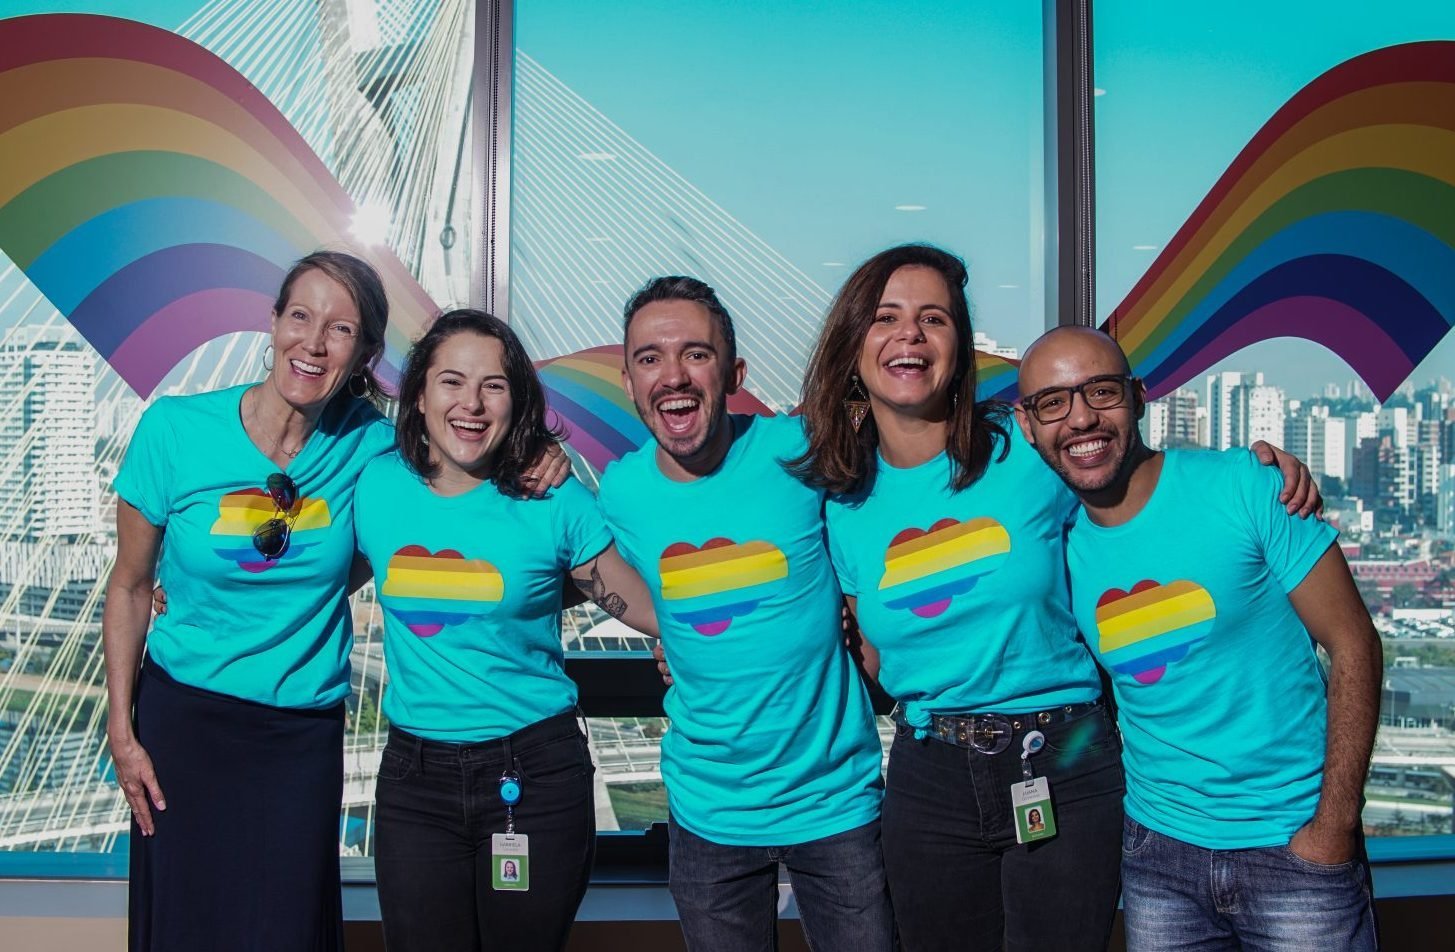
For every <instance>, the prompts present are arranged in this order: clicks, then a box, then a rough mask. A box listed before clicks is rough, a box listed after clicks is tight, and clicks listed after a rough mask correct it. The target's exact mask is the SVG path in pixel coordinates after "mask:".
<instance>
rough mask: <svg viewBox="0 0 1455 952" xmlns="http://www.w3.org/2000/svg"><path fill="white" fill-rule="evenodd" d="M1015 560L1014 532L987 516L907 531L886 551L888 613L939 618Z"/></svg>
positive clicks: (882, 583)
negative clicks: (902, 610)
mask: <svg viewBox="0 0 1455 952" xmlns="http://www.w3.org/2000/svg"><path fill="white" fill-rule="evenodd" d="M1009 555H1010V533H1009V532H1007V531H1005V526H1003V525H1001V524H1000V523H999V522H996V521H995V520H994V519H991V518H990V517H988V516H981V517H979V518H975V519H966V520H965V521H964V522H960V521H959V520H956V519H941V520H939V521H938V522H936V523H935V524H934V525H932V526H930V528H929V530H928V531H926V530H924V529H920V528H917V527H911V528H908V529H904V530H902V531H901V532H900V533H899V534H898V535H896V536H895V537H894V539H893V540H892V541H891V542H890V543H889V548H888V549H886V550H885V551H884V575H883V577H882V578H880V580H879V592H880V597H881V598H882V599H883V601H884V605H885V607H887V608H896V609H897V608H907V609H909V610H910V611H912V612H914V613H915V614H916V615H918V616H919V617H921V618H934V617H935V616H936V615H939V614H940V613H942V612H943V611H944V610H945V609H947V608H949V607H950V601H951V600H952V599H953V598H954V597H955V596H956V595H964V594H965V593H966V592H968V591H970V589H972V588H974V587H975V583H976V582H978V581H979V580H980V579H981V578H982V577H983V576H985V575H988V574H989V573H991V572H994V571H995V570H996V569H998V568H1000V566H1001V564H1002V563H1004V562H1005V560H1006V557H1007V556H1009Z"/></svg>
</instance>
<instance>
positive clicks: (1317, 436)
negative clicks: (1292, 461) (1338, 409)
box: [1282, 404, 1348, 479]
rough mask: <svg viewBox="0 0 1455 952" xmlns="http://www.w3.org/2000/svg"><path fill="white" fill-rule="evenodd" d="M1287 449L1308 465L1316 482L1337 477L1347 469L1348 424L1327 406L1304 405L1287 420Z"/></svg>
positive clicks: (1285, 426) (1284, 435)
mask: <svg viewBox="0 0 1455 952" xmlns="http://www.w3.org/2000/svg"><path fill="white" fill-rule="evenodd" d="M1282 445H1283V448H1284V449H1286V450H1288V451H1289V452H1290V453H1292V454H1293V455H1295V456H1297V457H1298V458H1300V459H1302V460H1303V461H1304V462H1306V463H1307V464H1308V468H1309V470H1310V472H1312V473H1313V474H1314V478H1315V479H1323V478H1325V477H1331V476H1332V477H1337V478H1339V479H1343V478H1344V475H1345V473H1347V472H1348V470H1347V469H1345V467H1344V421H1343V419H1341V418H1339V417H1330V416H1329V408H1328V407H1327V406H1324V405H1315V406H1309V405H1307V404H1300V405H1299V406H1298V408H1297V410H1294V411H1293V412H1292V413H1290V414H1289V416H1288V417H1287V418H1286V419H1285V420H1284V424H1283V444H1282Z"/></svg>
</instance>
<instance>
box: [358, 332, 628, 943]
mask: <svg viewBox="0 0 1455 952" xmlns="http://www.w3.org/2000/svg"><path fill="white" fill-rule="evenodd" d="M545 409H546V407H545V397H544V394H543V391H542V388H541V384H540V381H539V380H538V379H537V377H536V373H535V368H534V367H533V366H532V365H531V362H530V360H529V358H528V357H527V356H526V353H525V350H524V349H523V348H522V347H521V345H520V341H519V339H517V337H516V336H515V334H514V333H513V332H512V331H511V330H510V328H509V327H507V326H506V325H505V323H504V322H503V321H500V320H497V319H496V318H494V317H492V316H490V315H489V314H486V313H484V312H482V311H474V310H457V311H451V312H449V313H447V314H444V315H442V316H440V317H439V318H437V319H436V320H435V322H434V324H433V325H432V326H431V327H430V329H429V331H428V332H427V333H426V334H425V335H424V337H422V338H421V339H420V340H419V342H418V343H416V344H415V345H414V348H413V350H412V351H411V352H410V355H409V361H408V364H407V366H406V368H405V371H404V377H403V381H402V383H401V385H400V391H399V418H398V424H397V433H398V447H397V450H396V452H394V453H391V454H389V455H387V456H384V457H381V458H379V459H377V460H375V461H374V462H373V463H371V464H370V465H369V466H368V467H367V468H366V469H365V471H364V474H363V476H362V477H360V479H359V488H358V498H357V502H356V504H355V505H356V507H357V522H356V527H357V533H358V545H359V549H360V551H361V552H362V553H363V554H364V556H365V557H366V558H367V559H368V561H369V564H370V565H371V566H372V567H373V572H374V582H375V586H376V591H377V593H378V598H379V604H380V607H381V609H382V611H383V616H384V649H385V654H386V656H387V660H388V666H389V676H390V681H389V686H388V689H387V690H386V692H385V695H384V713H385V714H386V715H388V717H389V721H390V728H389V741H388V746H387V747H386V748H385V750H384V755H383V760H382V762H381V764H380V767H379V782H378V791H377V802H378V814H377V841H376V843H377V863H376V870H377V875H378V884H379V906H380V911H381V913H382V915H383V920H384V935H385V940H386V942H387V944H388V946H389V948H390V950H391V952H409V950H413V949H431V950H432V949H469V948H481V947H484V948H501V949H512V950H552V949H559V948H562V947H563V946H564V945H565V942H566V937H567V933H568V931H569V929H570V926H571V921H572V919H573V918H574V916H575V913H576V908H577V906H578V905H579V904H580V902H581V897H582V896H583V895H584V894H585V891H586V883H587V879H588V877H589V875H590V870H591V858H592V855H593V851H594V848H595V832H596V822H595V816H596V814H595V806H594V803H593V798H592V765H591V755H590V753H589V752H588V750H587V746H586V738H585V736H584V735H583V734H582V732H581V729H580V727H579V726H578V722H577V712H576V686H575V684H574V683H573V682H572V681H571V680H570V679H569V678H568V677H567V676H566V673H565V669H564V662H563V658H562V652H561V638H560V612H561V581H562V575H563V573H565V574H569V575H570V577H571V579H572V580H573V581H574V582H575V584H576V586H577V587H578V588H579V589H580V590H581V591H582V592H583V593H584V594H585V595H586V596H587V597H589V598H591V599H593V600H595V602H596V604H597V605H599V606H600V607H601V608H602V609H603V610H605V611H606V612H607V613H608V614H610V615H612V616H614V617H616V618H619V619H622V620H624V621H625V622H626V623H627V624H629V625H631V626H633V627H634V628H637V629H638V630H641V631H645V632H647V633H649V634H653V635H655V634H656V616H655V615H654V613H653V611H652V603H651V599H650V597H649V596H648V594H647V591H646V588H645V586H644V585H643V584H642V581H641V579H640V578H639V577H638V576H637V574H636V573H635V572H634V571H633V570H632V569H631V568H629V567H628V566H627V565H626V563H625V562H624V561H623V560H622V558H621V556H620V555H618V554H617V551H616V547H615V545H614V544H613V543H612V539H611V535H610V533H609V531H608V530H607V528H606V523H605V522H604V521H603V519H602V517H601V515H600V514H599V513H598V512H597V508H596V500H595V499H594V498H593V497H592V495H591V493H590V491H588V490H587V489H586V488H585V487H583V486H582V485H581V484H579V483H577V482H575V481H574V480H569V481H567V482H566V483H564V484H563V485H561V486H560V487H558V488H557V489H556V490H555V491H553V492H552V493H550V495H549V496H548V497H547V498H545V499H532V498H529V496H528V493H527V492H526V488H525V486H524V485H523V484H522V475H523V473H524V471H525V469H526V467H527V464H529V463H531V462H532V461H533V460H535V459H536V458H537V457H538V456H539V455H540V454H541V453H542V452H543V451H544V450H545V449H546V448H547V447H549V446H552V445H554V443H555V442H556V441H557V440H558V439H559V435H558V434H556V433H555V432H553V431H552V430H551V429H550V428H549V427H548V426H547V425H546V418H545Z"/></svg>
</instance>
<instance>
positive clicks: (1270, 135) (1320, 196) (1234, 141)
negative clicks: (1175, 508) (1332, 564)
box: [1094, 0, 1455, 834]
mask: <svg viewBox="0 0 1455 952" xmlns="http://www.w3.org/2000/svg"><path fill="white" fill-rule="evenodd" d="M1094 10H1095V16H1096V24H1095V40H1096V64H1095V65H1096V69H1095V75H1096V85H1097V86H1098V87H1099V88H1098V90H1097V93H1096V99H1095V103H1096V142H1097V151H1096V168H1097V293H1098V313H1099V314H1100V315H1102V316H1104V317H1109V318H1111V321H1110V323H1109V324H1108V329H1109V330H1112V331H1113V332H1114V333H1119V334H1120V335H1122V340H1123V343H1124V345H1126V346H1127V347H1128V349H1129V350H1130V351H1131V353H1132V355H1133V359H1134V364H1135V366H1136V369H1137V370H1138V372H1140V373H1143V374H1144V375H1147V376H1149V378H1151V381H1152V391H1153V395H1154V396H1158V397H1159V398H1160V399H1158V400H1156V401H1154V402H1153V403H1152V405H1151V406H1150V407H1149V409H1148V414H1147V417H1146V423H1145V425H1144V434H1145V435H1146V437H1147V439H1148V441H1149V443H1151V444H1152V445H1154V446H1191V445H1200V446H1211V447H1213V448H1221V447H1226V446H1230V445H1231V446H1241V445H1247V444H1248V443H1250V442H1251V441H1253V440H1256V439H1267V440H1269V441H1271V442H1273V443H1276V444H1281V445H1282V446H1284V447H1286V448H1288V449H1290V450H1291V451H1293V452H1295V453H1297V454H1299V455H1300V456H1301V457H1302V458H1303V459H1304V460H1306V461H1307V462H1308V464H1309V466H1310V468H1311V469H1312V470H1313V471H1314V473H1315V475H1316V476H1317V477H1318V478H1319V480H1320V484H1321V486H1322V489H1323V492H1324V495H1325V497H1326V511H1327V515H1328V517H1329V519H1330V520H1331V521H1332V522H1333V523H1334V524H1336V525H1337V526H1338V527H1339V529H1340V532H1341V535H1340V540H1341V544H1342V545H1343V547H1344V551H1345V553H1346V555H1347V556H1348V558H1349V560H1350V564H1351V566H1352V568H1353V571H1354V575H1355V578H1356V581H1357V582H1358V584H1359V587H1360V590H1361V591H1362V592H1363V594H1364V596H1365V599H1366V601H1367V602H1368V605H1369V608H1370V610H1371V612H1372V613H1374V615H1375V621H1376V626H1377V628H1378V629H1379V631H1380V633H1381V635H1382V636H1383V638H1384V647H1385V664H1386V671H1385V681H1384V693H1383V697H1382V701H1381V711H1382V717H1381V720H1382V723H1383V726H1382V728H1381V730H1380V736H1379V740H1378V743H1377V745H1376V750H1375V755H1374V764H1373V768H1372V772H1371V776H1370V781H1369V785H1368V787H1367V795H1368V798H1369V804H1368V806H1367V807H1366V809H1365V812H1364V821H1365V827H1366V829H1367V830H1368V831H1370V832H1372V833H1378V834H1417V833H1436V832H1441V833H1448V832H1455V830H1452V827H1451V821H1452V817H1451V798H1452V786H1451V783H1452V781H1451V776H1450V774H1449V772H1448V771H1447V770H1446V769H1445V768H1444V767H1443V766H1442V765H1444V764H1448V763H1450V762H1451V760H1450V758H1451V757H1452V756H1455V741H1451V739H1450V734H1449V731H1448V728H1449V727H1450V726H1451V718H1452V714H1455V708H1452V707H1451V702H1452V701H1455V618H1452V613H1451V608H1450V606H1451V604H1452V599H1451V593H1450V580H1451V577H1452V570H1455V562H1452V560H1451V550H1452V541H1455V535H1452V533H1455V521H1452V513H1455V510H1452V508H1451V503H1452V499H1455V496H1452V492H1451V488H1452V485H1455V466H1452V463H1455V456H1452V453H1451V451H1452V449H1455V443H1452V435H1455V422H1452V421H1455V412H1452V410H1455V402H1452V401H1455V391H1452V388H1451V382H1450V379H1449V378H1451V377H1452V376H1455V337H1451V336H1446V335H1445V331H1446V330H1447V329H1448V325H1449V324H1450V323H1451V322H1452V321H1455V285H1452V281H1455V279H1452V278H1451V275H1455V265H1452V264H1451V262H1452V261H1455V247H1452V246H1455V240H1452V237H1451V234H1450V232H1449V230H1448V223H1449V214H1448V209H1450V208H1451V207H1455V205H1452V198H1451V196H1452V195H1455V150H1452V149H1451V147H1450V145H1449V142H1450V140H1451V136H1452V135H1455V131H1452V130H1451V129H1450V125H1451V123H1450V120H1449V117H1450V116H1451V115H1452V113H1451V111H1450V108H1449V102H1450V99H1449V98H1448V97H1449V95H1450V94H1449V93H1448V92H1445V93H1435V92H1432V91H1431V89H1430V88H1429V87H1428V86H1427V87H1425V88H1424V89H1423V91H1413V92H1412V91H1411V90H1412V87H1404V89H1403V91H1402V92H1400V93H1398V94H1395V95H1386V94H1382V93H1381V92H1380V90H1379V89H1378V88H1376V87H1378V85H1379V84H1378V82H1376V81H1375V79H1376V77H1386V78H1393V79H1394V80H1396V81H1397V80H1399V79H1400V78H1401V77H1403V78H1406V79H1419V78H1420V75H1419V70H1420V67H1419V65H1418V64H1419V63H1421V62H1424V61H1427V60H1428V59H1429V58H1430V57H1431V56H1437V57H1443V58H1444V61H1445V62H1446V63H1448V61H1449V57H1450V56H1451V53H1450V52H1449V46H1448V44H1447V45H1446V46H1445V47H1443V48H1442V50H1440V51H1438V52H1434V53H1432V51H1431V49H1430V48H1429V47H1423V48H1421V47H1409V48H1406V49H1404V50H1401V51H1395V52H1393V53H1391V52H1388V50H1389V48H1390V47H1392V46H1395V45H1397V44H1405V43H1416V42H1419V41H1431V40H1441V39H1448V38H1449V37H1451V36H1455V8H1452V7H1451V6H1450V5H1449V4H1448V3H1441V2H1422V3H1404V4H1397V5H1388V4H1386V5H1380V6H1371V5H1369V4H1365V3H1356V2H1349V0H1341V2H1334V3H1327V2H1323V3H1313V2H1302V0H1300V2H1294V3H1282V4H1266V3H1253V2H1237V3H1229V4H1223V5H1221V6H1219V7H1218V8H1217V10H1216V12H1215V13H1214V12H1213V11H1211V10H1209V9H1207V8H1202V7H1185V6H1181V5H1174V4H1146V3H1133V2H1128V0H1097V3H1096V4H1095V7H1094ZM1380 51H1384V52H1380ZM1446 75H1448V66H1447V67H1446ZM1320 77H1324V78H1323V79H1320ZM1447 85H1448V84H1447ZM1438 96H1444V97H1446V98H1445V99H1443V100H1441V99H1438V98H1437V97H1438ZM1340 97H1347V98H1342V99H1341V98H1340ZM1442 102H1443V104H1444V105H1443V106H1442V105H1441V103H1442ZM1354 103H1357V105H1351V104H1354ZM1318 109H1322V112H1319V113H1318V115H1317V116H1314V118H1309V116H1311V115H1313V113H1314V112H1315V111H1316V110H1318ZM1319 117H1322V118H1319ZM1300 122H1302V124H1301V125H1300V124H1299V123H1300ZM1320 123H1322V125H1320ZM1442 125H1443V126H1444V127H1445V132H1444V133H1440V132H1438V131H1431V130H1433V129H1436V128H1438V127H1440V126H1442ZM1421 128H1423V129H1424V130H1425V131H1421ZM1260 130H1261V131H1260ZM1416 142H1419V143H1427V145H1416V144H1415V143H1416ZM1436 143H1442V144H1436ZM1439 208H1443V209H1446V210H1447V211H1444V212H1433V211H1432V209H1439ZM1432 216H1433V217H1432ZM1441 216H1443V222H1442V221H1441ZM1362 315H1368V316H1369V319H1366V317H1364V316H1362ZM1371 319H1372V327H1371ZM1149 327H1156V328H1160V331H1159V333H1160V334H1161V335H1165V336H1162V337H1161V338H1160V339H1161V340H1162V343H1161V344H1160V345H1158V344H1157V343H1156V342H1155V341H1153V340H1152V339H1151V334H1150V332H1149V330H1148V328H1149ZM1264 337H1268V338H1274V337H1276V338H1282V339H1279V340H1268V341H1266V342H1262V343H1255V344H1252V346H1245V345H1247V344H1248V343H1249V342H1250V341H1252V340H1258V339H1261V338H1264ZM1442 337H1443V340H1441V338H1442ZM1307 338H1312V340H1310V339H1307ZM1437 340H1441V342H1440V343H1439V344H1438V346H1433V347H1432V346H1431V345H1432V343H1433V342H1434V341H1437ZM1404 355H1410V356H1408V357H1406V356H1404Z"/></svg>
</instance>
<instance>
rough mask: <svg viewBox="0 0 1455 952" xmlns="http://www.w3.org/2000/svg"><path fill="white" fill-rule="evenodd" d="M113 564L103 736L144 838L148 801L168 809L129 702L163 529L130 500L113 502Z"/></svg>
mask: <svg viewBox="0 0 1455 952" xmlns="http://www.w3.org/2000/svg"><path fill="white" fill-rule="evenodd" d="M116 539H117V549H116V566H115V567H114V568H113V569H112V570H111V579H110V581H109V582H107V585H106V607H105V609H104V611H103V613H102V616H101V641H102V648H103V651H104V653H105V656H106V698H107V719H106V737H107V740H108V741H109V743H110V744H111V757H112V759H113V760H114V761H115V762H116V779H117V781H118V783H120V785H121V791H122V793H124V794H125V795H126V802H127V803H128V804H130V805H131V809H132V812H133V813H134V814H136V820H137V824H138V825H139V826H140V827H141V831H142V834H143V835H144V836H151V835H152V834H153V833H154V832H156V827H155V826H154V824H153V823H152V814H151V808H150V804H155V805H156V807H157V809H158V810H165V809H166V808H167V804H166V800H165V799H164V798H163V796H162V788H161V786H160V785H159V784H158V783H157V777H156V772H155V771H154V770H153V769H152V760H151V757H149V756H148V755H147V752H146V750H145V749H143V748H142V746H141V744H140V743H139V742H138V741H137V739H136V731H135V730H134V729H133V727H132V716H131V710H132V703H133V702H134V701H135V699H136V676H137V671H138V669H139V668H140V667H141V655H142V646H143V645H144V644H145V643H146V634H147V624H148V623H149V622H150V620H151V607H152V580H153V578H154V577H155V575H156V567H157V553H158V552H159V551H160V549H161V544H162V530H161V529H158V528H157V527H156V526H154V525H152V524H151V523H150V522H147V521H146V518H145V517H144V516H142V514H141V513H140V512H138V511H137V510H136V509H135V508H134V507H133V506H132V505H131V504H130V503H128V502H126V501H124V500H117V502H116ZM148 798H150V802H149V801H148Z"/></svg>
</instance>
